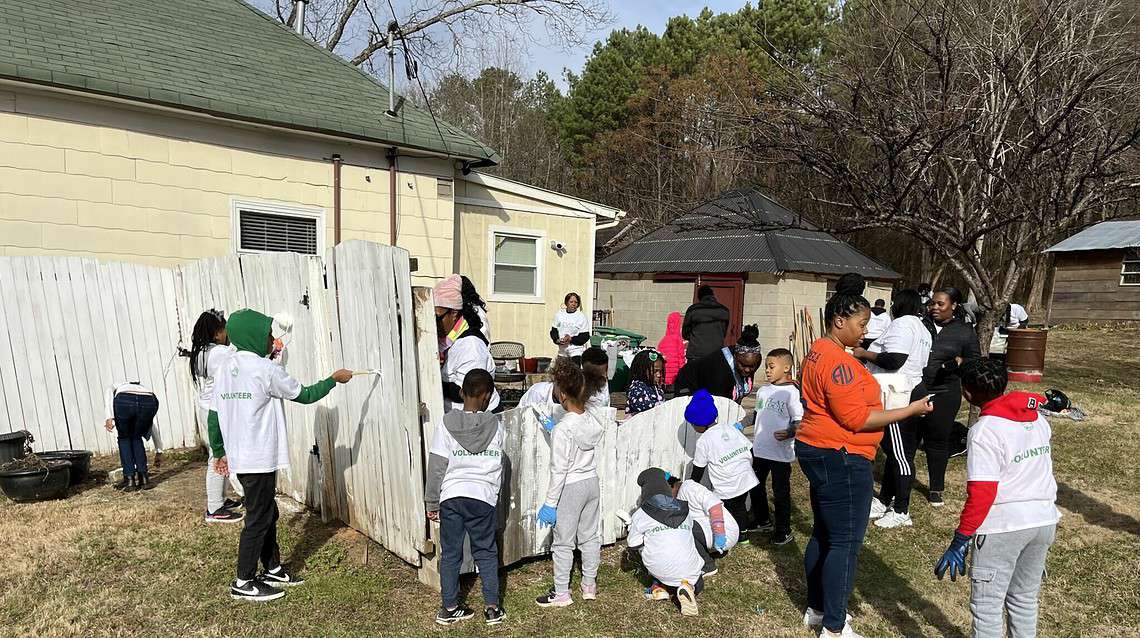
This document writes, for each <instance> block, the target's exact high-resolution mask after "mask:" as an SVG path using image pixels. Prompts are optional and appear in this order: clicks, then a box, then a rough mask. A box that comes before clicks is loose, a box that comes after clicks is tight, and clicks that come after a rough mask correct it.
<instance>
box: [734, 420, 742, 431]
mask: <svg viewBox="0 0 1140 638" xmlns="http://www.w3.org/2000/svg"><path fill="white" fill-rule="evenodd" d="M732 427H734V428H736V429H737V430H738V431H740V432H743V431H744V424H743V423H741V422H740V421H737V422H736V423H733V424H732Z"/></svg>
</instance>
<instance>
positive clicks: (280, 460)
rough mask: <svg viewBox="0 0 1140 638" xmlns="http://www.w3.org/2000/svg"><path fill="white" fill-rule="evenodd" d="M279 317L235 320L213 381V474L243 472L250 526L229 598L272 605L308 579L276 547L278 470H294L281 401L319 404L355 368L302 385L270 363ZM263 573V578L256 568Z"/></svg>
mask: <svg viewBox="0 0 1140 638" xmlns="http://www.w3.org/2000/svg"><path fill="white" fill-rule="evenodd" d="M272 324H273V319H272V318H270V317H268V316H266V315H263V314H261V313H260V312H256V311H254V310H249V309H248V308H247V309H243V310H238V311H237V312H235V313H233V314H232V315H230V318H229V319H228V320H227V321H226V332H227V333H228V334H229V337H230V343H231V344H232V345H233V346H234V348H235V351H234V352H233V353H231V354H229V355H228V356H227V357H226V358H225V359H224V360H223V361H222V362H221V372H220V373H219V374H218V376H217V378H216V379H215V381H214V399H213V407H212V409H211V410H210V412H209V414H208V416H207V419H206V420H207V424H208V431H209V436H210V452H211V454H212V456H213V457H214V471H215V472H217V473H218V474H219V475H221V476H229V473H230V472H233V473H234V474H236V475H237V477H238V481H239V482H240V483H241V486H242V489H243V491H244V492H245V526H244V527H243V528H242V530H241V540H240V541H239V543H238V560H237V578H236V579H235V580H234V582H233V583H232V584H231V585H230V596H232V597H233V598H235V599H237V600H251V601H259V602H265V601H269V600H275V599H277V598H280V597H282V596H284V595H285V592H283V591H281V590H280V588H282V587H288V586H293V585H300V584H302V583H303V582H304V581H303V580H301V579H299V578H297V577H295V576H294V575H292V574H290V573H289V572H288V571H286V570H285V567H283V566H282V565H281V551H280V548H279V547H278V545H277V519H278V518H279V517H280V515H279V513H278V511H277V470H283V469H288V467H289V439H288V437H287V436H286V434H285V407H284V405H283V403H282V401H281V399H287V400H289V401H294V402H296V403H302V404H308V403H314V402H316V401H320V400H321V399H323V398H324V397H325V395H327V394H328V393H329V391H330V390H332V389H333V387H335V386H336V384H337V383H347V382H348V381H349V380H350V379H352V371H351V370H337V371H336V372H334V373H332V374H331V375H330V376H329V377H328V378H326V379H324V380H322V381H318V382H316V383H314V384H313V385H310V386H302V385H301V383H300V382H299V381H297V380H296V379H294V378H293V377H291V376H289V375H288V373H286V372H285V368H283V367H282V366H280V365H278V364H277V363H274V362H273V361H271V360H270V359H269V352H270V350H271V348H272V345H273V334H272ZM259 561H260V562H261V565H262V567H263V568H264V571H263V572H261V574H258V573H257V563H258V562H259Z"/></svg>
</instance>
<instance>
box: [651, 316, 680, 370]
mask: <svg viewBox="0 0 1140 638" xmlns="http://www.w3.org/2000/svg"><path fill="white" fill-rule="evenodd" d="M684 319H685V317H684V315H682V314H681V313H679V312H674V313H671V314H670V315H669V318H668V319H667V320H666V322H665V336H664V337H661V341H658V342H657V351H658V352H660V353H661V354H662V355H663V356H664V357H665V385H673V381H674V380H675V379H676V378H677V372H678V371H680V369H681V366H683V365H685V340H684V339H683V338H682V337H681V322H682V321H684Z"/></svg>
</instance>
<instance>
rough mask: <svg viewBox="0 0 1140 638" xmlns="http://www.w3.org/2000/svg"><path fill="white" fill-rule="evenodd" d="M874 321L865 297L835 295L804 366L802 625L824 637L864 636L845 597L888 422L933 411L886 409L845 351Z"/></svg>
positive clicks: (921, 404) (799, 439)
mask: <svg viewBox="0 0 1140 638" xmlns="http://www.w3.org/2000/svg"><path fill="white" fill-rule="evenodd" d="M870 319H871V305H870V304H869V303H867V300H866V299H864V298H863V297H861V296H859V295H853V294H850V293H845V292H838V293H836V294H835V295H834V296H832V297H831V299H829V300H828V302H827V308H826V311H825V317H824V323H825V324H826V326H827V334H826V335H825V336H824V337H823V338H821V339H818V340H817V341H816V342H815V343H814V344H812V347H811V351H810V352H809V353H808V355H807V357H805V359H804V365H803V381H802V389H801V393H802V396H803V401H804V418H803V421H802V422H801V424H800V429H799V431H798V432H797V433H796V460H797V461H798V462H799V465H800V469H801V470H803V473H804V475H805V476H806V477H807V480H808V483H809V485H810V486H811V490H810V491H811V511H812V515H813V519H814V520H813V525H812V533H811V540H810V541H808V545H807V549H806V550H805V552H804V571H805V573H806V574H807V589H808V607H807V611H805V612H804V624H805V625H808V626H818V625H823V629H824V630H823V632H822V633H821V634H820V635H821V636H840V637H843V638H860V636H859V634H857V633H855V631H854V630H853V629H852V628H851V625H850V623H849V622H848V620H849V618H850V617H849V616H848V615H847V599H848V598H849V597H850V596H851V588H852V586H853V585H854V583H855V571H856V568H857V566H858V560H859V550H860V549H862V547H863V536H864V535H865V534H866V532H867V520H868V519H867V512H868V511H870V507H871V497H872V490H873V487H874V479H873V478H872V476H871V462H872V461H873V460H874V459H875V448H877V447H878V445H879V441H880V440H882V438H883V428H885V427H886V426H887V424H889V423H894V422H895V421H902V420H903V419H907V418H910V417H912V416H917V415H920V414H925V413H927V412H929V411H930V410H931V405H930V403H929V401H928V400H927V399H926V398H923V399H920V400H918V401H915V402H914V403H911V404H910V405H909V406H907V407H905V408H899V409H897V410H884V409H883V404H882V401H881V400H880V398H879V396H880V394H879V392H880V391H879V384H878V382H876V381H875V378H874V377H872V376H871V373H870V372H868V371H867V369H866V368H864V367H863V365H862V364H861V363H859V361H858V360H856V359H855V357H853V356H851V355H850V354H848V353H847V350H846V349H847V348H854V347H855V346H857V345H859V342H860V341H861V340H862V339H863V335H865V334H866V333H867V322H868V321H869V320H870Z"/></svg>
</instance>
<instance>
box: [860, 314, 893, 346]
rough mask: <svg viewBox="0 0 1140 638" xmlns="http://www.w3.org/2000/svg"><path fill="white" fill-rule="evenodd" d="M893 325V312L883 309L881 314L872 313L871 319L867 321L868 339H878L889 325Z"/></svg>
mask: <svg viewBox="0 0 1140 638" xmlns="http://www.w3.org/2000/svg"><path fill="white" fill-rule="evenodd" d="M889 325H891V313H889V312H886V311H883V312H880V313H879V314H875V313H873V312H872V313H871V320H870V321H868V322H867V334H866V337H865V338H867V339H878V338H879V337H881V336H883V332H884V331H885V330H886V329H887V326H889Z"/></svg>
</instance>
